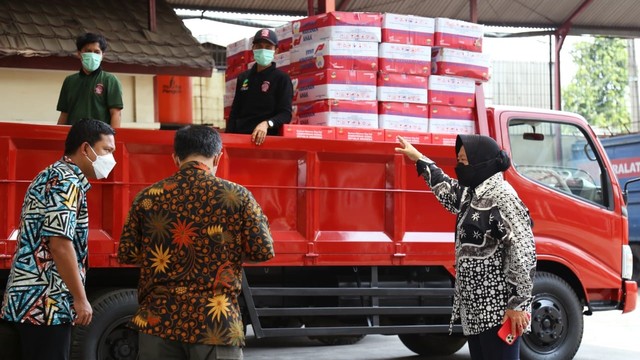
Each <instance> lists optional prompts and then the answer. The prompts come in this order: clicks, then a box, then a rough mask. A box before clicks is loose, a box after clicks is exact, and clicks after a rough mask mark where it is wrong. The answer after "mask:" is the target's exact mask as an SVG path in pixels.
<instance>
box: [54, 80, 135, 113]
mask: <svg viewBox="0 0 640 360" xmlns="http://www.w3.org/2000/svg"><path fill="white" fill-rule="evenodd" d="M122 107H123V106H122V85H121V84H120V81H119V80H118V78H116V77H115V76H114V75H113V74H110V73H108V72H106V71H102V69H100V68H99V69H97V70H96V71H94V72H92V73H91V74H89V75H87V74H85V73H84V71H83V70H80V71H79V72H77V73H75V74H72V75H69V76H67V77H66V78H65V79H64V83H62V89H60V97H59V98H58V106H57V110H58V111H60V112H64V113H67V114H68V116H67V124H68V125H73V124H74V123H75V122H76V121H78V120H80V119H85V118H91V119H96V120H101V121H104V122H106V123H107V124H111V113H110V112H109V109H114V108H115V109H122Z"/></svg>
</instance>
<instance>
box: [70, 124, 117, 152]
mask: <svg viewBox="0 0 640 360" xmlns="http://www.w3.org/2000/svg"><path fill="white" fill-rule="evenodd" d="M115 134H116V131H115V130H113V128H112V127H111V126H109V124H107V123H105V122H102V121H100V120H94V119H82V120H79V121H76V123H75V124H73V125H72V126H71V129H70V130H69V134H67V140H65V142H64V154H65V155H67V156H68V155H73V154H74V153H75V152H76V151H77V150H78V148H79V147H80V145H82V144H84V143H85V142H87V143H89V145H91V146H92V147H93V145H95V144H96V143H97V142H98V141H100V139H101V138H102V135H115Z"/></svg>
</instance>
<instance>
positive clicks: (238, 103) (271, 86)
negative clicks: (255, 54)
mask: <svg viewBox="0 0 640 360" xmlns="http://www.w3.org/2000/svg"><path fill="white" fill-rule="evenodd" d="M292 99H293V85H292V84H291V78H290V77H289V75H287V74H286V73H284V72H283V71H281V70H279V69H276V65H275V63H271V66H270V67H268V68H266V69H264V70H262V71H260V72H258V71H257V65H254V66H253V67H252V68H251V69H249V70H247V71H245V72H243V73H242V74H240V76H238V80H237V84H236V93H235V96H234V98H233V104H232V105H231V114H230V115H229V120H228V122H227V129H226V132H228V133H236V134H251V133H252V132H253V129H255V127H256V126H257V125H258V124H259V123H261V122H262V121H265V120H271V121H273V123H274V127H273V128H271V129H269V130H268V134H269V135H277V134H279V133H280V128H281V127H282V124H288V123H289V122H291V102H292Z"/></svg>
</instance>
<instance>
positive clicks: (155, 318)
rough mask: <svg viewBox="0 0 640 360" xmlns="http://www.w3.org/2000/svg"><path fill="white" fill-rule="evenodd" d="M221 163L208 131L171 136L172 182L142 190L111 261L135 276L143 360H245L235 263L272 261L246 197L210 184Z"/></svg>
mask: <svg viewBox="0 0 640 360" xmlns="http://www.w3.org/2000/svg"><path fill="white" fill-rule="evenodd" d="M221 156H222V140H221V138H220V135H219V134H218V132H217V131H215V130H214V129H212V128H210V127H207V126H201V125H192V126H188V127H185V128H182V129H180V130H178V131H177V132H176V135H175V141H174V154H173V159H174V161H175V163H176V166H178V167H179V170H178V172H176V173H175V174H174V175H172V176H170V177H168V178H166V179H164V180H162V181H160V182H158V183H156V184H153V185H151V186H150V187H148V188H146V189H144V190H142V191H141V192H140V193H139V194H138V195H137V196H136V198H135V199H134V201H133V204H132V207H131V210H130V212H129V215H128V216H127V219H126V221H125V225H124V228H123V230H122V235H121V237H120V247H119V249H118V259H119V261H120V262H121V263H124V264H136V265H139V266H140V279H139V284H138V303H139V304H140V306H139V308H138V310H137V311H136V313H135V314H134V316H133V318H132V320H131V322H130V326H131V327H133V328H134V329H137V330H138V331H139V332H140V335H139V354H138V356H139V359H141V360H144V359H154V360H157V359H187V358H188V359H242V346H243V345H244V327H243V323H242V318H241V313H240V308H239V305H238V296H239V295H240V292H241V284H242V263H243V261H251V262H261V261H266V260H269V259H271V258H273V256H274V252H273V241H272V239H271V233H270V231H269V224H268V222H267V218H266V216H265V215H264V214H263V212H262V209H261V208H260V205H258V203H257V202H256V201H255V199H254V198H253V196H252V195H251V193H250V192H249V191H248V190H247V189H246V188H244V187H243V186H240V185H238V184H235V183H232V182H230V181H227V180H224V179H221V178H219V177H216V176H215V172H216V168H217V166H218V162H219V161H220V158H221Z"/></svg>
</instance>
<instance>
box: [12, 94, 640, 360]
mask: <svg viewBox="0 0 640 360" xmlns="http://www.w3.org/2000/svg"><path fill="white" fill-rule="evenodd" d="M476 96H477V104H478V106H477V108H476V109H475V110H474V111H475V117H476V129H477V131H478V133H481V134H486V135H489V136H491V137H493V138H494V139H496V140H497V141H498V143H499V144H500V145H501V146H502V147H503V148H504V149H505V150H506V151H507V152H508V153H509V154H510V155H511V157H512V159H513V164H514V166H513V167H512V168H510V169H509V170H508V171H507V172H506V174H505V177H506V179H507V180H508V181H509V182H510V183H511V184H512V185H513V187H514V188H515V189H516V190H517V191H518V193H519V195H520V196H521V198H522V200H523V201H524V202H525V204H526V205H527V206H528V207H529V210H530V211H531V215H532V218H533V220H534V223H535V225H534V228H533V231H534V234H535V237H536V244H537V253H538V268H537V275H536V278H535V286H534V294H535V299H534V301H533V313H532V327H533V331H532V332H531V333H530V334H528V335H526V336H525V337H524V343H523V346H522V357H523V358H524V359H571V358H572V357H573V356H574V354H575V353H576V351H577V350H578V348H579V346H580V342H581V340H582V334H583V315H591V314H592V313H593V312H595V311H605V310H622V312H623V313H624V312H630V311H632V310H634V308H635V306H636V301H637V298H638V294H637V285H636V283H635V282H633V281H631V280H629V279H630V277H631V268H632V264H631V262H632V260H631V252H630V250H629V246H628V231H627V228H628V219H627V215H626V204H625V201H624V197H623V191H622V189H621V188H620V186H619V184H618V181H617V179H616V176H615V174H614V172H613V169H612V167H611V163H610V162H609V160H608V158H607V156H606V154H605V152H604V149H603V148H602V146H601V144H600V143H599V141H598V140H597V138H596V135H595V134H594V133H593V131H592V130H591V128H590V127H589V126H588V125H587V123H586V122H585V120H584V119H583V118H582V117H580V116H578V115H575V114H570V113H566V112H555V111H546V110H534V109H523V108H499V107H495V108H486V109H485V108H484V106H483V104H484V99H483V98H482V92H481V87H478V92H477V94H476ZM67 130H68V129H67V128H66V127H62V126H54V125H51V126H49V125H30V124H18V123H0V204H3V206H2V207H0V208H1V209H2V210H1V212H0V289H4V283H5V282H6V277H7V274H8V269H9V268H10V266H11V260H12V255H13V253H14V250H15V244H16V242H15V239H16V236H17V229H18V223H19V215H20V208H21V205H22V199H23V196H24V193H25V190H26V188H27V186H28V185H29V183H30V181H31V180H32V179H33V177H34V176H35V175H36V173H37V172H39V171H40V170H41V169H43V168H44V167H45V166H47V165H49V164H50V163H51V162H53V161H55V160H56V159H58V158H59V157H60V156H61V154H62V149H63V142H64V138H65V136H66V133H67ZM173 135H174V132H173V131H169V130H139V129H118V133H117V135H116V141H117V151H116V152H115V157H116V160H117V162H118V165H117V166H116V168H115V170H114V172H113V173H112V175H111V176H110V177H109V178H108V179H106V180H103V181H95V182H94V183H93V188H92V189H91V191H90V194H89V211H90V233H89V253H90V261H89V264H90V267H91V268H90V270H89V272H88V278H87V289H88V292H89V295H90V298H91V301H92V305H93V308H94V318H93V321H92V323H91V325H90V326H88V327H77V328H75V330H74V336H73V346H72V352H73V358H74V359H83V360H87V359H89V360H93V359H101V360H102V359H135V356H136V345H137V336H136V333H134V332H132V331H131V330H129V329H127V328H126V327H125V326H124V325H125V324H126V322H127V321H128V319H129V317H130V316H131V314H132V312H133V311H134V309H135V307H136V306H137V300H136V290H135V287H136V282H137V270H136V269H135V268H132V267H124V266H121V265H120V264H118V261H117V258H116V250H117V248H118V236H119V234H120V231H121V228H122V225H123V221H124V218H125V215H126V213H127V211H128V209H129V206H130V204H131V201H132V199H133V198H134V196H135V195H136V193H137V192H138V191H139V190H141V189H142V188H144V187H146V186H147V185H149V184H151V183H153V182H156V181H157V180H159V179H161V178H163V177H166V176H168V175H170V174H172V173H173V172H174V171H175V170H176V168H175V165H174V164H173V162H172V161H171V158H170V154H171V152H172V141H173ZM223 141H224V155H223V159H222V163H221V166H220V168H219V169H218V175H219V176H221V177H224V178H227V179H230V180H232V181H235V182H238V183H240V184H243V185H245V186H247V187H248V188H249V189H250V190H251V191H252V192H253V194H254V195H255V197H256V199H257V200H258V202H259V203H260V204H261V205H262V207H263V209H264V211H265V212H266V214H267V215H268V217H269V220H270V225H271V229H272V232H273V237H274V239H275V250H276V257H275V258H274V259H273V260H272V261H269V262H267V263H263V264H260V265H248V266H247V267H245V277H244V281H243V285H244V293H243V299H242V301H241V303H242V307H243V311H244V320H245V323H246V324H247V325H249V324H250V325H251V326H252V328H253V331H254V333H255V334H256V336H258V337H271V336H274V337H275V336H308V337H312V338H315V339H318V340H319V341H321V342H323V343H326V344H349V343H354V342H356V341H358V340H360V339H361V338H362V337H364V336H365V335H367V334H386V335H398V336H399V337H400V339H401V340H402V342H403V343H404V344H405V345H406V346H407V347H408V348H409V349H411V350H412V351H414V352H416V353H418V354H422V355H445V354H451V353H454V352H456V351H457V350H458V349H460V348H461V347H462V346H463V345H464V343H465V338H464V337H463V336H462V335H461V334H460V332H461V327H460V326H459V325H457V326H455V327H454V334H453V335H448V328H449V318H450V314H451V305H452V294H453V290H452V289H453V288H452V286H453V282H454V275H455V274H454V268H453V263H454V244H453V242H454V234H453V229H454V220H455V219H454V216H453V215H451V214H449V213H447V212H445V210H444V209H443V208H442V207H441V206H440V205H439V204H438V203H437V201H436V199H435V197H434V196H433V194H432V193H431V191H430V190H429V189H428V188H427V187H426V185H425V184H424V182H423V180H422V179H421V178H419V177H418V176H416V172H415V167H414V164H411V163H409V162H407V160H406V159H405V158H404V157H403V156H401V155H399V154H396V153H394V150H393V149H394V147H395V146H396V144H394V143H391V142H349V141H339V140H321V139H299V138H287V137H270V138H269V139H268V141H267V142H266V143H265V144H264V145H262V146H260V147H255V146H254V145H252V144H251V143H250V141H249V138H248V135H231V134H224V135H223ZM417 147H418V149H419V150H420V151H422V152H423V153H424V154H428V156H429V157H430V158H431V159H433V160H435V161H436V162H437V163H438V165H440V166H441V167H442V168H443V169H444V171H445V172H447V173H448V174H450V175H453V174H454V171H453V168H454V166H455V162H456V160H455V156H454V149H453V145H434V144H426V145H417ZM0 291H1V290H0Z"/></svg>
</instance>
